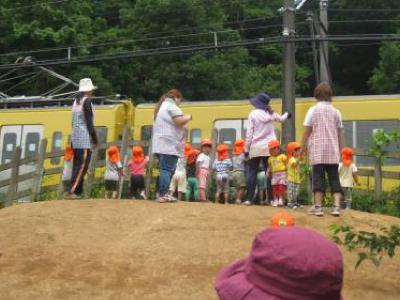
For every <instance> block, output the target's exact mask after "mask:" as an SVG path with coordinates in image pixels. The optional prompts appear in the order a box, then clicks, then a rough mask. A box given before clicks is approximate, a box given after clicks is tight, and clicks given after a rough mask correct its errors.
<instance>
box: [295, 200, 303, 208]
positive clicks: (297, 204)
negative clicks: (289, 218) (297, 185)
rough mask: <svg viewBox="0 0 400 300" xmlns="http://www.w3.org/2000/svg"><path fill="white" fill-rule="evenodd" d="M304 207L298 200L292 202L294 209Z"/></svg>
mask: <svg viewBox="0 0 400 300" xmlns="http://www.w3.org/2000/svg"><path fill="white" fill-rule="evenodd" d="M302 207H303V205H301V204H300V203H298V202H295V203H293V204H292V208H293V209H298V208H302Z"/></svg>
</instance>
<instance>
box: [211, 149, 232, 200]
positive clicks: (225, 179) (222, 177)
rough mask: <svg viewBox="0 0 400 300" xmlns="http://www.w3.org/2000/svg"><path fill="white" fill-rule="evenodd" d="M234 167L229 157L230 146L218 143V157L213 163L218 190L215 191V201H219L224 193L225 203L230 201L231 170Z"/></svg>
mask: <svg viewBox="0 0 400 300" xmlns="http://www.w3.org/2000/svg"><path fill="white" fill-rule="evenodd" d="M231 169H232V161H231V159H230V158H229V153H228V146H227V145H224V144H222V145H218V147H217V158H216V159H215V160H214V163H213V170H214V171H215V172H216V179H217V192H216V193H215V203H219V198H220V196H221V194H224V203H225V204H228V201H229V172H230V171H231Z"/></svg>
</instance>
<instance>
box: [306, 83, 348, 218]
mask: <svg viewBox="0 0 400 300" xmlns="http://www.w3.org/2000/svg"><path fill="white" fill-rule="evenodd" d="M332 95H333V92H332V89H331V87H330V85H329V84H327V83H320V84H319V85H317V86H316V88H315V89H314V97H315V98H316V99H317V101H318V103H317V104H316V105H314V106H313V107H311V108H310V109H309V110H308V112H307V115H306V117H305V120H304V124H303V125H304V136H303V143H302V144H303V149H306V148H308V156H309V160H310V164H311V166H312V185H313V193H314V199H315V206H314V207H313V208H312V209H311V210H310V211H309V213H310V214H313V215H316V216H323V215H324V212H323V210H322V206H321V205H322V200H323V198H324V194H325V190H326V182H325V175H328V181H329V185H330V191H331V193H332V194H333V197H334V200H335V203H334V207H333V209H332V212H331V214H332V215H333V216H339V215H340V199H341V196H342V188H341V186H340V180H339V172H338V166H339V161H340V149H341V148H342V144H343V143H342V140H343V123H342V116H341V114H340V112H339V111H338V110H337V109H336V108H335V107H333V105H332Z"/></svg>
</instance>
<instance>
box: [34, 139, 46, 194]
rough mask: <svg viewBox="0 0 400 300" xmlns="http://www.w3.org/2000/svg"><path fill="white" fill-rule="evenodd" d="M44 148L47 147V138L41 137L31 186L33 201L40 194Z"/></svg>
mask: <svg viewBox="0 0 400 300" xmlns="http://www.w3.org/2000/svg"><path fill="white" fill-rule="evenodd" d="M46 148H47V139H42V140H41V141H40V145H39V152H38V154H37V160H36V170H35V177H34V178H33V186H32V194H33V201H36V200H37V199H38V196H39V195H40V190H41V186H42V178H43V164H44V157H45V155H46Z"/></svg>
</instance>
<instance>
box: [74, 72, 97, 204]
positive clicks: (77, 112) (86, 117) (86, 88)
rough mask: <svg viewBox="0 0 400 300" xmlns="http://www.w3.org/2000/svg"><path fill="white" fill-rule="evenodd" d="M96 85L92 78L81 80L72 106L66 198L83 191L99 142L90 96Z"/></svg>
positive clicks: (76, 195) (76, 196)
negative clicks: (70, 152)
mask: <svg viewBox="0 0 400 300" xmlns="http://www.w3.org/2000/svg"><path fill="white" fill-rule="evenodd" d="M95 89H96V87H95V86H94V85H93V83H92V80H91V79H90V78H83V79H81V80H80V81H79V94H78V96H77V98H76V99H75V101H74V104H73V106H72V135H71V144H72V149H73V152H74V160H73V167H72V178H71V187H70V190H69V193H68V194H67V196H66V198H68V199H76V198H78V197H79V196H80V195H81V194H82V192H83V179H84V178H85V174H86V172H87V169H88V166H89V162H90V157H91V155H92V150H91V149H92V148H95V147H96V146H97V144H98V139H97V134H96V130H95V129H94V125H93V124H94V107H93V105H92V102H91V101H90V97H91V96H92V94H93V91H94V90H95Z"/></svg>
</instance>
